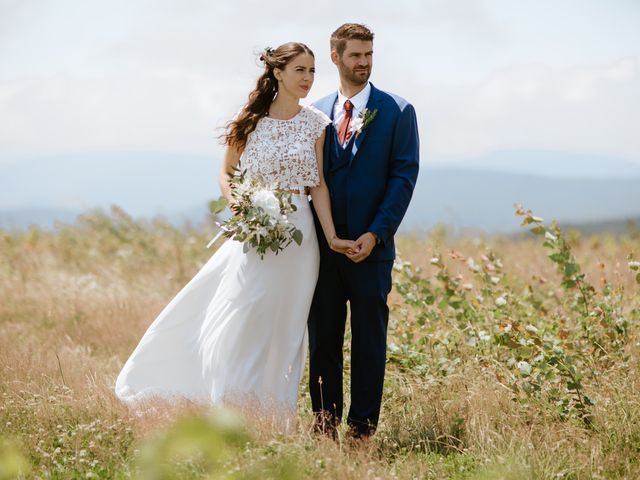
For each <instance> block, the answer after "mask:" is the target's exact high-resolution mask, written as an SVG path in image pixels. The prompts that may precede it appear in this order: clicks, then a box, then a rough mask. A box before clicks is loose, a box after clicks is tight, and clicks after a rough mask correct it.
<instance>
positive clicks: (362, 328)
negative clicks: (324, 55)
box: [308, 23, 419, 438]
mask: <svg viewBox="0 0 640 480" xmlns="http://www.w3.org/2000/svg"><path fill="white" fill-rule="evenodd" d="M372 57H373V33H372V32H371V31H370V30H369V29H368V28H367V27H366V26H364V25H360V24H355V23H347V24H344V25H342V26H341V27H340V28H338V29H337V30H336V31H335V32H333V34H332V35H331V60H332V61H333V63H334V64H335V65H336V66H337V67H338V72H339V74H340V88H339V90H338V91H337V92H334V93H332V94H331V95H329V96H327V97H325V98H323V99H321V100H318V101H317V102H316V103H315V104H314V106H315V107H316V108H318V109H319V110H322V111H323V112H324V113H325V114H327V116H329V118H331V119H332V121H333V124H332V125H331V124H330V125H329V127H328V128H327V135H326V140H325V144H324V176H325V179H326V182H327V184H328V186H329V192H330V194H331V203H332V212H333V220H334V223H335V225H336V231H337V235H338V237H340V238H349V239H352V240H355V247H354V248H353V251H352V252H351V253H348V254H346V255H344V254H339V253H336V252H334V251H332V250H331V249H330V248H329V246H328V245H327V241H326V239H325V238H324V236H323V235H321V234H320V233H321V232H322V228H321V227H320V225H319V223H318V221H317V218H316V227H317V228H316V231H317V232H318V233H319V235H318V242H319V244H320V274H319V277H318V283H317V286H316V290H315V294H314V297H313V303H312V305H311V312H310V314H309V323H308V325H309V351H310V360H309V361H310V371H309V374H310V375H309V376H310V378H309V382H310V392H311V402H312V407H313V411H314V413H315V415H316V427H317V429H318V430H320V431H322V432H325V433H328V434H330V435H331V436H334V437H335V434H336V427H337V426H338V425H339V423H340V421H341V420H342V403H343V400H342V396H343V395H342V371H343V344H344V331H345V323H346V318H347V303H349V310H350V313H351V334H352V340H351V406H350V409H349V414H348V416H347V423H348V425H349V432H350V434H351V435H353V436H354V437H356V438H360V437H366V436H369V435H371V434H373V433H374V432H375V430H376V426H377V424H378V417H379V414H380V404H381V401H382V387H383V383H384V370H385V361H386V341H387V323H388V318H389V308H388V307H387V295H388V294H389V291H390V290H391V270H392V267H393V259H394V258H395V247H394V241H393V236H394V234H395V232H396V230H397V229H398V226H399V225H400V221H401V220H402V217H403V216H404V214H405V212H406V210H407V207H408V206H409V200H410V199H411V195H412V193H413V188H414V186H415V183H416V178H417V176H418V165H419V161H418V150H419V148H418V126H417V123H416V114H415V110H414V108H413V106H412V105H411V104H410V103H408V102H407V101H406V100H404V99H402V98H400V97H398V96H396V95H392V94H389V93H386V92H383V91H382V90H378V89H377V88H376V87H374V86H373V85H372V84H371V83H369V76H370V74H371V66H372Z"/></svg>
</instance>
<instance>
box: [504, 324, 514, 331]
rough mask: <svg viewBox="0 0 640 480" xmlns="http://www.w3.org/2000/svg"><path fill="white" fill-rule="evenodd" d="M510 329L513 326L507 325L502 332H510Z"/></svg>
mask: <svg viewBox="0 0 640 480" xmlns="http://www.w3.org/2000/svg"><path fill="white" fill-rule="evenodd" d="M512 328H513V325H511V324H510V323H507V325H506V326H505V327H504V331H505V332H510V331H511V329H512Z"/></svg>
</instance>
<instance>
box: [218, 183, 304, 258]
mask: <svg viewBox="0 0 640 480" xmlns="http://www.w3.org/2000/svg"><path fill="white" fill-rule="evenodd" d="M229 186H230V188H231V195H232V196H233V199H234V203H233V204H231V205H230V206H229V208H230V209H231V212H232V213H233V216H232V217H231V218H230V219H229V220H226V221H224V222H222V223H220V222H216V225H218V227H220V233H219V234H218V235H217V236H216V237H215V238H214V239H213V240H211V242H209V245H207V248H208V247H210V246H211V244H213V243H214V242H215V241H216V240H217V239H218V238H219V237H220V236H221V235H224V236H225V237H227V238H233V239H235V240H238V241H239V242H243V243H244V252H245V253H246V252H248V251H249V248H251V247H254V248H255V249H256V251H257V252H258V255H260V258H261V259H263V258H264V255H265V253H266V252H267V250H271V251H272V252H274V253H275V254H276V255H277V254H278V253H279V252H280V251H281V250H284V248H285V247H287V246H288V245H289V244H290V243H291V242H292V241H294V242H296V243H297V244H298V245H300V244H301V243H302V232H301V231H300V230H298V229H297V228H296V227H295V225H293V224H291V223H290V222H289V220H288V218H287V215H289V214H290V213H292V212H295V211H296V210H297V208H296V206H295V205H294V204H293V202H292V201H291V193H288V192H278V191H275V190H274V189H271V188H269V187H268V186H267V185H265V184H264V183H263V182H261V181H260V179H259V178H256V177H254V176H252V177H248V176H247V175H246V171H242V172H240V171H237V172H236V173H235V174H234V175H233V176H232V177H231V179H230V180H229ZM226 204H227V201H226V199H225V198H224V197H221V198H220V199H219V200H218V201H217V202H213V205H212V211H214V213H219V212H220V211H222V210H223V209H224V207H225V206H226Z"/></svg>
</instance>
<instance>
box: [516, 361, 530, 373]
mask: <svg viewBox="0 0 640 480" xmlns="http://www.w3.org/2000/svg"><path fill="white" fill-rule="evenodd" d="M518 369H519V370H520V373H521V374H522V375H525V376H526V375H531V369H532V367H531V365H530V364H529V362H526V361H525V360H521V361H519V362H518Z"/></svg>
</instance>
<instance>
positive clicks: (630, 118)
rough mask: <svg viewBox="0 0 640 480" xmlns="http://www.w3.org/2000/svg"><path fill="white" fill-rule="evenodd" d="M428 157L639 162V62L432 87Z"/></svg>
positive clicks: (524, 70)
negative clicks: (541, 152)
mask: <svg viewBox="0 0 640 480" xmlns="http://www.w3.org/2000/svg"><path fill="white" fill-rule="evenodd" d="M422 108H423V109H425V111H426V115H425V116H426V117H428V119H429V122H428V125H429V126H428V127H427V130H426V131H427V138H428V140H427V142H428V144H429V145H428V153H429V154H431V155H433V156H456V155H459V156H462V155H469V154H472V155H473V154H478V153H480V152H483V151H488V150H493V149H501V148H518V147H525V148H529V147H536V148H549V149H562V150H574V151H582V152H592V153H606V154H614V155H620V156H623V157H627V158H631V159H640V136H638V133H637V125H639V124H640V57H639V56H636V57H626V58H622V59H618V60H616V61H614V62H612V63H610V64H607V65H592V66H576V67H567V68H552V67H549V66H545V65H522V66H514V67H510V68H507V69H503V70H501V71H498V72H495V73H494V74H493V75H492V76H491V77H490V78H488V79H487V80H486V81H484V82H480V83H478V84H474V85H469V86H467V87H465V88H446V87H440V88H439V87H437V86H432V87H430V91H429V95H428V98H427V99H426V101H425V102H424V103H423V105H422Z"/></svg>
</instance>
